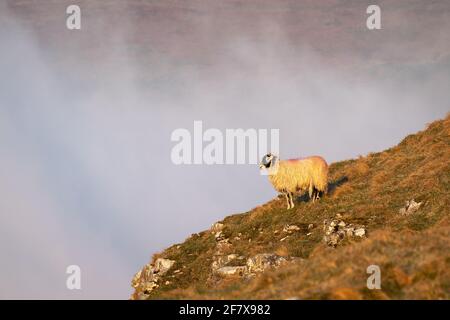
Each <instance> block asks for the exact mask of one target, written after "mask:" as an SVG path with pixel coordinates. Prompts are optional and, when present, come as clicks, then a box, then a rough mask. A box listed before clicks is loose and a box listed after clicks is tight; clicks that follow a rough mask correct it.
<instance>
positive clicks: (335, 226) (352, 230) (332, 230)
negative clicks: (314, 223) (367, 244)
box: [323, 215, 366, 247]
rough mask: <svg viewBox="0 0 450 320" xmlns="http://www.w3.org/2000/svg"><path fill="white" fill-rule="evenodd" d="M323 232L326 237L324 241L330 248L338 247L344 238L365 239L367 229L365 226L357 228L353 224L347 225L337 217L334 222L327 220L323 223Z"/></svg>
mask: <svg viewBox="0 0 450 320" xmlns="http://www.w3.org/2000/svg"><path fill="white" fill-rule="evenodd" d="M323 231H324V232H325V236H324V237H323V240H324V241H325V243H326V244H327V245H329V246H330V247H336V246H337V245H338V244H339V242H340V241H342V240H343V239H344V238H346V237H347V238H351V237H360V238H362V237H364V236H365V235H366V229H365V227H364V226H355V225H353V224H347V223H345V222H344V221H343V220H342V219H341V216H340V215H337V216H336V217H335V218H334V219H332V220H330V221H329V220H325V221H324V222H323Z"/></svg>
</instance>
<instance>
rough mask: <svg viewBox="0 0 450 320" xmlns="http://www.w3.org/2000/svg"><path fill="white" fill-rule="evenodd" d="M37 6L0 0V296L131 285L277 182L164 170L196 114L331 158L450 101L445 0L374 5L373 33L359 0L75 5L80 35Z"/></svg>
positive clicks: (371, 147) (226, 170)
mask: <svg viewBox="0 0 450 320" xmlns="http://www.w3.org/2000/svg"><path fill="white" fill-rule="evenodd" d="M39 3H40V4H37V3H36V2H32V1H30V2H28V1H23V2H20V4H17V3H16V4H14V1H6V2H1V3H0V23H1V25H0V195H1V200H0V255H1V257H0V298H121V299H122V298H128V297H129V295H130V293H131V287H130V281H131V279H132V276H133V275H134V273H135V272H137V271H138V270H139V269H140V268H141V267H142V266H143V265H144V264H146V263H147V262H149V260H150V256H151V255H152V254H153V253H155V252H157V251H160V250H162V249H164V248H165V247H167V246H169V245H171V244H174V243H176V242H181V241H183V240H184V239H185V238H186V237H188V236H189V235H190V234H192V233H195V232H199V231H201V230H204V229H206V228H208V227H209V226H210V225H211V224H212V223H214V222H215V221H218V220H220V219H222V218H224V217H225V216H227V215H229V214H232V213H238V212H246V211H248V210H251V209H252V208H254V207H255V206H257V205H260V204H262V203H264V202H266V201H268V200H270V199H271V198H273V197H274V196H275V195H276V193H275V192H274V191H273V190H272V188H271V186H270V184H269V182H268V181H267V177H264V176H260V175H259V173H258V167H257V166H250V165H216V166H214V165H213V166H207V165H191V166H188V165H181V166H176V165H174V164H173V163H172V162H171V159H170V152H171V149H172V147H173V146H174V145H175V144H174V143H173V142H171V141H170V136H171V133H172V132H173V130H175V129H177V128H187V129H188V130H190V131H191V132H192V129H193V121H194V120H202V121H203V125H204V127H205V129H206V128H218V129H220V130H225V129H227V128H230V129H233V128H244V129H247V128H254V129H271V128H277V129H280V148H281V150H280V152H281V157H282V158H289V157H298V156H307V155H313V154H318V155H322V156H323V157H324V158H325V159H326V160H327V161H328V162H330V163H331V162H334V161H338V160H343V159H348V158H352V157H357V156H358V155H365V154H367V153H368V152H372V151H382V150H384V149H385V148H388V147H390V146H393V145H395V144H397V143H398V142H400V140H401V139H402V138H403V137H404V136H406V135H407V134H410V133H414V132H415V131H417V130H421V129H423V128H424V127H425V125H426V124H427V123H429V122H431V121H433V120H436V119H439V118H442V117H444V116H445V114H446V113H447V112H448V111H450V106H449V101H450V92H449V90H448V88H449V85H450V49H449V45H448V44H449V42H448V41H447V40H448V34H450V32H448V31H449V28H448V26H449V20H448V19H447V20H445V19H441V18H442V17H445V16H447V17H448V14H449V13H450V10H449V9H450V7H449V6H448V5H445V1H442V2H440V1H430V2H427V3H428V5H425V4H423V6H422V7H423V8H422V7H420V2H419V1H410V2H409V4H408V3H407V2H404V1H399V3H402V5H401V6H400V5H393V2H389V1H384V2H382V3H386V6H385V8H386V10H385V11H383V12H385V16H386V17H387V18H386V20H383V21H384V22H385V24H383V30H382V31H368V30H366V29H364V28H365V27H364V26H365V17H366V15H365V7H364V1H363V2H358V4H355V2H354V1H340V2H339V1H338V3H339V4H340V5H342V6H340V7H339V9H336V11H330V10H328V11H326V10H325V9H326V8H328V7H327V6H330V3H332V2H329V1H323V3H322V2H320V1H316V2H311V1H305V2H303V4H304V7H301V8H299V7H297V6H296V5H294V4H296V2H295V1H281V2H280V6H279V7H277V6H274V5H269V4H270V2H268V1H262V2H261V3H263V4H264V5H261V6H259V5H258V4H254V5H253V6H252V5H248V6H247V5H245V6H242V5H241V6H240V5H239V3H240V2H239V1H221V2H214V1H212V2H211V3H212V4H211V3H210V4H209V5H208V7H207V8H205V7H203V6H202V3H203V2H199V1H183V2H180V1H164V2H157V1H149V5H148V7H146V8H145V10H144V9H143V7H139V6H143V4H142V3H141V2H137V1H111V2H108V3H109V4H108V5H103V6H102V5H100V4H97V5H96V4H92V3H91V4H88V3H87V2H83V1H81V7H82V17H83V19H85V20H82V30H80V31H68V30H66V29H65V18H66V15H65V6H66V5H67V4H68V3H70V2H67V3H65V2H64V1H59V2H57V1H42V2H39ZM94 3H95V2H94ZM219 3H222V4H221V5H219ZM313 3H316V5H314V4H313ZM40 5H42V6H43V8H42V7H40ZM203 5H204V4H203ZM321 6H323V8H324V10H325V11H326V12H327V15H326V17H325V18H324V19H325V20H326V21H325V20H324V19H322V18H321V17H320V19H319V17H318V15H319V14H322V13H321V12H322V11H320V9H321ZM420 9H423V10H426V11H425V13H426V14H424V15H420V13H421V11H420ZM383 10H384V9H383ZM296 12H297V13H298V15H302V14H303V15H306V16H304V17H307V19H306V18H305V19H302V21H301V26H299V25H296V24H295V23H294V22H295V21H296V20H295V19H294V18H295V13H296ZM402 12H405V14H407V15H409V16H407V17H406V19H404V20H402V21H407V22H404V23H406V24H402V23H403V22H402V23H397V21H398V19H399V17H401V16H402ZM442 12H444V14H443V13H442ZM333 14H335V15H336V16H333ZM359 14H361V16H359ZM437 14H439V16H434V15H437ZM417 15H420V16H421V17H422V18H421V19H415V18H416V17H417ZM270 17H273V19H272V18H270ZM408 17H409V18H408ZM403 18H405V17H403ZM299 20H300V19H299ZM436 20H437V21H436ZM325 22H326V23H327V24H325ZM324 26H332V27H333V28H332V29H330V30H327V29H324V28H325V27H324ZM334 26H336V28H334ZM370 32H380V33H379V34H373V33H370ZM329 35H332V36H329ZM328 36H329V38H327V37H328ZM375 40H376V41H375ZM445 41H447V42H446V43H447V45H442V42H445ZM366 58H367V59H366ZM71 264H76V265H79V266H80V267H81V272H82V290H80V291H76V290H74V291H70V290H67V288H66V286H65V283H66V282H65V281H66V278H67V275H66V274H65V270H66V267H67V266H68V265H71Z"/></svg>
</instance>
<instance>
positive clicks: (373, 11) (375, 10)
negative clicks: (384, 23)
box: [366, 4, 381, 30]
mask: <svg viewBox="0 0 450 320" xmlns="http://www.w3.org/2000/svg"><path fill="white" fill-rule="evenodd" d="M366 13H367V14H370V16H369V17H368V18H367V20H366V26H367V29H369V30H380V29H381V9H380V7H379V6H377V5H375V4H372V5H370V6H368V7H367V9H366Z"/></svg>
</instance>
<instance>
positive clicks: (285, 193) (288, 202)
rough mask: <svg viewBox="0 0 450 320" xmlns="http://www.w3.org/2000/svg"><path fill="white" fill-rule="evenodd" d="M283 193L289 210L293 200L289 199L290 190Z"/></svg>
mask: <svg viewBox="0 0 450 320" xmlns="http://www.w3.org/2000/svg"><path fill="white" fill-rule="evenodd" d="M283 194H284V196H285V197H286V202H287V208H288V210H289V209H290V208H291V202H290V201H289V193H288V192H283Z"/></svg>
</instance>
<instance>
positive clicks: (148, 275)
mask: <svg viewBox="0 0 450 320" xmlns="http://www.w3.org/2000/svg"><path fill="white" fill-rule="evenodd" d="M174 263H175V261H174V260H169V259H164V258H158V259H156V260H155V262H154V264H150V263H149V264H146V265H145V266H144V267H143V268H142V269H141V270H140V271H139V272H138V273H136V274H135V275H134V277H133V280H132V281H131V285H132V287H133V288H135V289H136V296H135V297H134V298H136V299H146V298H147V297H148V295H149V294H150V292H152V291H153V290H154V289H156V288H158V287H159V281H160V279H161V277H162V276H163V275H164V274H165V273H166V272H167V271H169V269H170V268H172V266H173V265H174Z"/></svg>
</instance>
